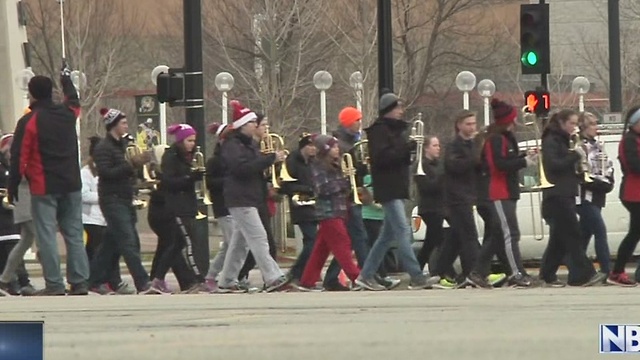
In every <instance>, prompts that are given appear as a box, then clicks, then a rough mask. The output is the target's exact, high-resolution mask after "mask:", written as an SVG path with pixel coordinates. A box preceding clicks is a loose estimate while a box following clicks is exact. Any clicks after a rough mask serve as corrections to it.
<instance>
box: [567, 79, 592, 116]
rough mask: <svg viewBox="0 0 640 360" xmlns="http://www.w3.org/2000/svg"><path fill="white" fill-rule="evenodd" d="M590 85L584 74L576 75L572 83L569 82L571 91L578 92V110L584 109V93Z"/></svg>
mask: <svg viewBox="0 0 640 360" xmlns="http://www.w3.org/2000/svg"><path fill="white" fill-rule="evenodd" d="M590 87H591V83H590V82H589V79H587V78H586V77H584V76H578V77H576V78H575V79H573V83H571V91H573V92H574V93H576V94H578V97H579V102H578V109H579V110H580V112H583V111H584V94H586V93H588V92H589V88H590Z"/></svg>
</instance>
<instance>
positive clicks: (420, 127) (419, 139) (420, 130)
mask: <svg viewBox="0 0 640 360" xmlns="http://www.w3.org/2000/svg"><path fill="white" fill-rule="evenodd" d="M417 118H418V119H417V120H416V121H414V122H413V127H412V128H411V139H412V140H414V141H415V142H416V143H417V145H418V146H417V148H416V157H417V158H418V168H417V169H416V175H419V176H424V175H426V174H425V173H424V169H422V153H423V152H424V150H423V148H424V122H422V113H418V116H417Z"/></svg>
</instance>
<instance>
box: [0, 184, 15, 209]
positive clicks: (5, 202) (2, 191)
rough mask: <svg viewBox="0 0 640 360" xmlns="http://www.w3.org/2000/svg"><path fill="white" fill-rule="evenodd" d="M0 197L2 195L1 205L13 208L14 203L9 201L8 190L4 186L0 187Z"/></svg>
mask: <svg viewBox="0 0 640 360" xmlns="http://www.w3.org/2000/svg"><path fill="white" fill-rule="evenodd" d="M0 197H2V207H3V208H5V209H7V210H13V209H14V208H15V205H13V204H12V203H10V202H9V191H8V190H7V189H5V188H0Z"/></svg>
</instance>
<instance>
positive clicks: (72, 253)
mask: <svg viewBox="0 0 640 360" xmlns="http://www.w3.org/2000/svg"><path fill="white" fill-rule="evenodd" d="M31 213H32V214H33V225H34V227H35V232H36V243H37V244H38V251H39V257H40V263H41V265H42V272H43V275H44V280H45V283H46V287H47V289H49V290H64V288H65V285H64V280H63V279H62V274H61V273H60V253H59V252H58V241H57V240H56V234H57V232H58V228H59V229H60V232H61V233H62V237H63V238H64V243H65V246H66V248H67V282H68V283H69V284H71V285H76V286H77V285H84V284H86V282H87V280H88V279H89V260H88V259H87V252H86V251H85V249H84V242H83V240H82V231H83V229H82V193H81V192H80V191H76V192H72V193H68V194H56V195H38V196H32V197H31Z"/></svg>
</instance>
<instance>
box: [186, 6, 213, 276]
mask: <svg viewBox="0 0 640 360" xmlns="http://www.w3.org/2000/svg"><path fill="white" fill-rule="evenodd" d="M201 8H202V7H201V3H200V0H183V12H184V78H185V81H184V95H185V99H184V106H185V112H186V114H185V115H186V118H187V123H188V124H189V125H191V126H193V128H194V129H195V130H196V132H197V133H198V135H197V144H198V146H200V151H201V152H202V153H203V154H206V153H207V152H206V147H205V144H206V141H205V126H204V84H203V76H202V15H201V14H202V11H201V10H202V9H201ZM202 195H203V196H204V194H202ZM198 208H199V210H200V212H201V213H202V214H204V215H208V211H207V206H206V205H204V203H203V201H202V199H199V200H198ZM191 240H192V242H193V244H192V248H193V256H194V258H195V262H196V265H197V266H198V269H199V270H200V273H201V274H202V275H203V276H204V275H205V274H206V273H207V271H208V269H209V217H208V216H205V217H204V218H203V219H197V220H194V226H193V233H192V239H191Z"/></svg>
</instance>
